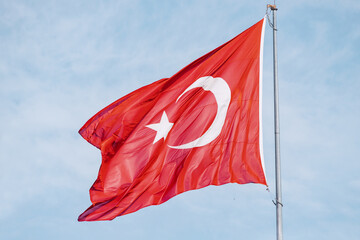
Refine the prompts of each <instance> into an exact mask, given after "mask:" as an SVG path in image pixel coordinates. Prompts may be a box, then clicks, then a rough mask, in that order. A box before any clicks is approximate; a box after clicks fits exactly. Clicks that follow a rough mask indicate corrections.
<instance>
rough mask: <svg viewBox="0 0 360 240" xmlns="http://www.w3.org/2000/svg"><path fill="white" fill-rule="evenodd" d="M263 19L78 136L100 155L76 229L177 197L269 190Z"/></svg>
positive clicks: (120, 103) (127, 99)
mask: <svg viewBox="0 0 360 240" xmlns="http://www.w3.org/2000/svg"><path fill="white" fill-rule="evenodd" d="M264 28H265V19H262V20H261V21H259V22H258V23H256V24H255V25H253V26H252V27H250V28H249V29H247V30H245V31H244V32H242V33H241V34H240V35H238V36H236V37H235V38H233V39H232V40H230V41H228V42H227V43H225V44H223V45H221V46H220V47H218V48H216V49H215V50H213V51H211V52H209V53H208V54H206V55H204V56H202V57H201V58H199V59H197V60H196V61H194V62H192V63H191V64H189V65H188V66H186V67H185V68H183V69H182V70H180V71H179V72H178V73H176V74H175V75H174V76H172V77H170V78H166V79H161V80H159V81H157V82H154V83H152V84H150V85H147V86H145V87H142V88H140V89H138V90H136V91H134V92H132V93H130V94H128V95H126V96H124V97H122V98H120V99H119V100H117V101H116V102H114V103H112V104H111V105H109V106H107V107H105V108H104V109H103V110H101V111H100V112H98V113H97V114H96V115H95V116H93V117H92V118H91V119H90V120H89V121H87V122H86V124H85V125H84V126H83V127H82V128H81V129H80V131H79V133H80V134H81V136H83V137H84V138H85V139H86V140H87V141H88V142H90V143H91V144H93V145H94V146H96V147H97V148H99V149H100V150H101V155H102V163H101V167H100V170H99V174H98V177H97V179H96V181H95V182H94V184H93V186H92V187H91V189H90V199H91V202H92V205H91V206H90V207H89V208H88V209H87V210H86V211H85V212H84V213H82V214H81V215H80V216H79V219H78V220H79V221H97V220H112V219H114V218H115V217H117V216H121V215H125V214H128V213H132V212H135V211H137V210H139V209H141V208H143V207H146V206H150V205H158V204H161V203H163V202H165V201H167V200H169V199H170V198H172V197H174V196H175V195H177V194H180V193H182V192H185V191H188V190H193V189H199V188H203V187H206V186H209V185H222V184H226V183H239V184H244V183H260V184H264V185H267V184H266V180H265V174H264V167H263V164H262V133H261V74H262V73H261V65H262V45H263V34H264Z"/></svg>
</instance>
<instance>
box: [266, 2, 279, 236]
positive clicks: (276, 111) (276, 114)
mask: <svg viewBox="0 0 360 240" xmlns="http://www.w3.org/2000/svg"><path fill="white" fill-rule="evenodd" d="M268 7H270V9H271V11H272V13H273V22H272V28H273V58H274V128H275V183H276V199H275V201H276V202H275V204H276V236H277V240H282V239H283V231H282V207H283V204H282V197H281V164H280V120H279V83H278V72H277V67H278V66H277V42H276V39H277V35H276V34H277V23H276V12H277V10H278V9H277V8H276V6H275V5H268Z"/></svg>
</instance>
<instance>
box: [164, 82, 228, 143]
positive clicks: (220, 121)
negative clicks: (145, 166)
mask: <svg viewBox="0 0 360 240" xmlns="http://www.w3.org/2000/svg"><path fill="white" fill-rule="evenodd" d="M197 87H202V88H203V89H204V90H205V91H210V92H212V93H213V94H214V96H215V100H216V103H217V113H216V116H215V119H214V121H213V122H212V124H211V126H210V127H209V129H208V130H207V131H206V132H205V133H204V134H203V135H202V136H201V137H199V138H197V139H195V140H194V141H192V142H189V143H185V144H182V145H179V146H170V145H168V146H169V147H171V148H175V149H188V148H194V147H202V146H205V145H207V144H209V143H210V142H212V141H213V140H214V139H215V138H216V137H217V136H219V134H220V132H221V129H222V127H223V125H224V123H225V118H226V114H227V110H228V108H229V104H230V99H231V90H230V88H229V85H228V84H227V83H226V81H225V80H224V79H222V78H220V77H216V78H213V77H211V76H207V77H201V78H199V79H198V80H196V81H195V82H194V83H193V84H191V85H190V86H189V87H188V88H187V89H186V90H185V91H184V92H183V93H182V94H181V95H180V96H179V97H178V99H177V100H176V102H177V101H178V100H179V99H180V98H181V97H182V96H183V95H184V94H185V93H186V92H188V91H190V90H191V89H194V88H197Z"/></svg>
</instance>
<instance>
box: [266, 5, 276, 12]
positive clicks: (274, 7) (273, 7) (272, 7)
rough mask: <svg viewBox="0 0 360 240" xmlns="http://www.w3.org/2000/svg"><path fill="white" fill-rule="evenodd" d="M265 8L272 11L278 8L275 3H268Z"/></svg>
mask: <svg viewBox="0 0 360 240" xmlns="http://www.w3.org/2000/svg"><path fill="white" fill-rule="evenodd" d="M267 8H270V9H271V10H272V11H277V10H278V9H277V7H276V5H271V4H268V5H267Z"/></svg>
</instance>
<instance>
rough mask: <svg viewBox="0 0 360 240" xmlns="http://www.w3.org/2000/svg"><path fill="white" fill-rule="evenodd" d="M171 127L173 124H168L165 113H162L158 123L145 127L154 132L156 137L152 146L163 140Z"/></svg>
mask: <svg viewBox="0 0 360 240" xmlns="http://www.w3.org/2000/svg"><path fill="white" fill-rule="evenodd" d="M173 125H174V123H171V122H169V119H168V117H167V115H166V113H165V111H164V112H163V114H162V116H161V120H160V122H159V123H155V124H149V125H146V127H148V128H151V129H152V130H155V131H156V136H155V139H154V142H153V144H154V143H156V142H157V141H159V140H160V139H162V138H164V140H165V139H166V137H167V135H168V133H169V132H170V130H171V128H172V126H173Z"/></svg>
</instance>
